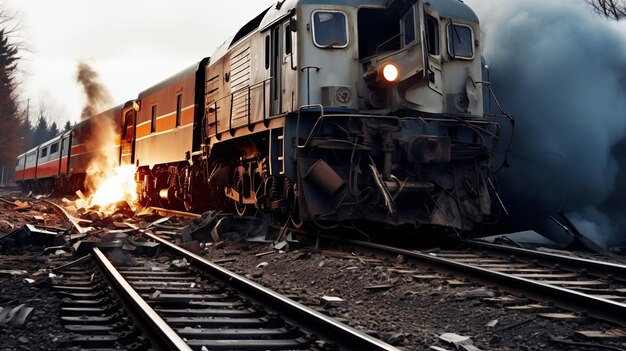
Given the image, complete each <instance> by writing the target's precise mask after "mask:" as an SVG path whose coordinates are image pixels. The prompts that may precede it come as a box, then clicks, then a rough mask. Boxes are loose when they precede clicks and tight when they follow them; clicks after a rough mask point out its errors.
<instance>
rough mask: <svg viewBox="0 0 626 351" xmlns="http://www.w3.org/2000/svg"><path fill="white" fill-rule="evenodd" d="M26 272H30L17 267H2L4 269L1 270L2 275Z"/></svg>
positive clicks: (0, 274)
mask: <svg viewBox="0 0 626 351" xmlns="http://www.w3.org/2000/svg"><path fill="white" fill-rule="evenodd" d="M24 274H28V272H27V271H23V270H16V269H2V270H0V276H3V275H11V276H16V275H24Z"/></svg>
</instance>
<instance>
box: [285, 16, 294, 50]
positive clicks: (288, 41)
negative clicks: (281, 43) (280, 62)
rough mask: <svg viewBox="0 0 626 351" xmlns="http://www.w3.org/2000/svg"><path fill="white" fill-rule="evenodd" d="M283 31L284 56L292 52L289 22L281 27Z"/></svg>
mask: <svg viewBox="0 0 626 351" xmlns="http://www.w3.org/2000/svg"><path fill="white" fill-rule="evenodd" d="M283 29H284V32H285V56H288V55H290V54H291V53H292V48H291V47H292V45H293V44H292V40H291V36H292V33H291V29H289V23H287V24H285V26H284V27H283Z"/></svg>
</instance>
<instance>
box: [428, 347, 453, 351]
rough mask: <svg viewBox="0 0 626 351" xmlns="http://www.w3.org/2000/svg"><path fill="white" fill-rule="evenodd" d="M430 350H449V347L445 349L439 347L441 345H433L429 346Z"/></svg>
mask: <svg viewBox="0 0 626 351" xmlns="http://www.w3.org/2000/svg"><path fill="white" fill-rule="evenodd" d="M428 350H432V351H449V350H448V349H444V348H443V347H439V346H431V347H429V348H428Z"/></svg>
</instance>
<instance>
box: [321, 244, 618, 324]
mask: <svg viewBox="0 0 626 351" xmlns="http://www.w3.org/2000/svg"><path fill="white" fill-rule="evenodd" d="M317 236H318V237H320V238H325V239H330V240H333V241H338V242H344V243H346V244H350V245H355V246H361V247H365V248H369V249H374V250H379V251H384V252H388V253H394V254H400V255H404V256H405V257H408V258H413V259H416V260H419V261H423V262H427V263H429V264H430V265H431V266H434V267H435V268H441V269H445V270H448V271H452V272H454V273H457V274H463V275H466V276H471V277H473V278H475V279H478V280H482V281H484V282H485V283H486V284H487V285H489V284H492V285H496V286H497V287H498V288H501V289H503V290H508V291H510V292H513V293H516V294H523V295H525V296H527V297H529V298H531V299H535V300H538V301H549V302H551V303H553V304H554V305H555V306H557V307H560V308H563V309H566V310H573V311H580V312H585V313H587V314H588V315H590V316H592V317H595V318H598V319H603V320H606V321H610V322H613V323H616V324H619V325H622V326H626V304H624V303H619V302H615V301H611V300H608V299H603V298H600V297H595V296H592V295H588V294H585V293H581V292H579V291H575V290H571V289H567V288H563V287H560V286H556V285H550V284H545V283H542V282H540V281H536V280H531V279H527V278H522V277H516V276H514V275H510V274H506V273H502V272H497V271H492V270H489V269H486V268H481V267H478V266H473V265H471V264H466V263H461V262H457V261H454V260H452V259H446V258H442V257H437V256H433V255H430V254H425V253H422V252H419V251H411V250H406V249H400V248H396V247H391V246H386V245H381V244H375V243H370V242H364V241H359V240H349V239H342V238H336V237H332V236H326V235H317Z"/></svg>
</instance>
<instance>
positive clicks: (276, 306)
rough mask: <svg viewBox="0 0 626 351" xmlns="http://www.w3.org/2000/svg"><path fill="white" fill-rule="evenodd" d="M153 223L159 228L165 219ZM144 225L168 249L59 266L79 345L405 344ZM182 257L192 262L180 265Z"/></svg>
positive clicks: (94, 255)
mask: <svg viewBox="0 0 626 351" xmlns="http://www.w3.org/2000/svg"><path fill="white" fill-rule="evenodd" d="M55 206H56V205H55ZM61 212H63V213H65V214H67V213H66V212H65V211H61ZM153 225H154V229H155V232H157V233H158V232H159V230H158V228H159V224H158V223H157V224H155V223H153ZM75 226H77V228H79V231H82V230H84V228H82V227H80V226H79V225H77V224H76V223H75ZM174 229H175V228H174ZM138 230H139V231H141V232H143V233H142V234H143V236H144V237H145V238H146V239H149V240H151V241H152V242H155V243H158V244H159V245H160V247H161V249H162V250H161V251H162V252H163V253H162V254H160V255H158V256H156V257H147V256H143V257H142V256H138V257H135V256H132V257H131V258H129V257H126V258H124V259H122V260H121V262H119V260H118V262H117V263H116V265H114V264H112V263H111V262H110V261H109V260H108V259H107V257H106V255H105V253H103V251H101V250H100V249H98V248H93V249H92V250H91V252H90V254H89V255H88V256H85V257H84V258H82V259H80V260H77V261H75V262H72V263H70V264H66V265H63V266H61V267H59V268H57V269H56V270H55V272H56V274H58V275H59V277H61V281H62V282H63V284H62V285H58V286H56V287H55V290H57V292H58V293H59V295H60V297H62V298H63V304H62V309H61V314H62V323H63V324H64V327H65V328H66V330H67V331H68V332H71V333H73V334H75V335H74V336H73V339H72V343H73V345H74V346H78V347H80V348H82V349H98V350H103V349H105V350H106V349H116V348H118V349H119V348H120V347H121V348H124V349H132V350H144V349H157V350H159V349H160V350H354V349H359V350H397V349H396V348H395V347H393V346H390V345H388V344H386V343H384V342H383V341H380V340H378V339H375V338H373V337H371V336H369V335H367V334H364V333H362V332H360V331H357V330H355V329H353V328H351V327H349V326H347V325H345V324H343V323H341V322H338V321H336V320H334V319H332V318H330V317H328V316H326V315H323V314H321V313H319V312H317V311H315V310H312V309H310V308H308V307H305V306H303V305H301V304H299V303H297V302H295V301H293V300H291V299H289V298H287V297H285V296H283V295H280V294H278V293H276V292H274V291H272V290H270V289H267V288H265V287H263V286H260V285H258V284H256V283H254V282H252V281H250V280H248V279H246V278H244V277H241V276H239V275H237V274H234V273H232V272H230V271H228V270H226V269H224V268H223V267H221V266H219V265H217V264H214V263H212V262H210V261H208V260H206V259H204V258H202V257H200V256H198V255H195V254H193V253H191V252H189V251H187V250H185V249H182V248H180V247H178V246H177V245H175V244H172V243H170V242H169V241H168V240H166V239H163V238H161V237H160V236H157V235H155V234H152V233H151V230H147V228H145V227H144V228H141V229H138ZM166 232H167V231H166ZM103 250H104V249H103ZM119 252H121V251H119ZM165 253H167V255H165ZM126 255H130V254H126ZM174 259H177V260H178V261H177V262H188V263H189V264H180V265H172V264H171V262H172V260H174ZM128 262H130V263H132V264H127V263H128Z"/></svg>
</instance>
